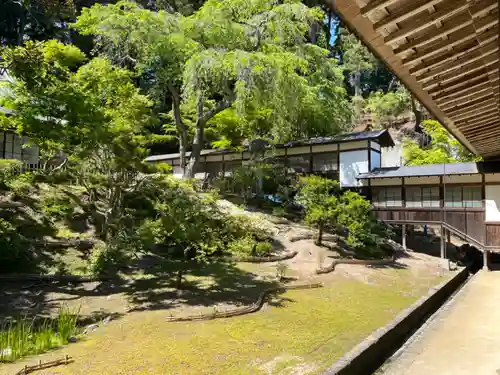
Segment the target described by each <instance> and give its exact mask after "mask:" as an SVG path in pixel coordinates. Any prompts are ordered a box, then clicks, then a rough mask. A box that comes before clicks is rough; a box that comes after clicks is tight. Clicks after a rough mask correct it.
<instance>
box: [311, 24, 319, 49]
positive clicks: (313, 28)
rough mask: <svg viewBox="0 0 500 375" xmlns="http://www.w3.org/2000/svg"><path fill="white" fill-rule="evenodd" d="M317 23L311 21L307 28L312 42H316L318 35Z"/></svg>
mask: <svg viewBox="0 0 500 375" xmlns="http://www.w3.org/2000/svg"><path fill="white" fill-rule="evenodd" d="M318 31H319V24H318V23H317V22H313V23H312V24H311V28H310V29H309V39H310V40H311V43H312V44H316V39H317V37H318Z"/></svg>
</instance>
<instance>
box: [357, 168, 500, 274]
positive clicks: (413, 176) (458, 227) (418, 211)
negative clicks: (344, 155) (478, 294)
mask: <svg viewBox="0 0 500 375" xmlns="http://www.w3.org/2000/svg"><path fill="white" fill-rule="evenodd" d="M358 178H359V179H360V182H361V184H362V186H363V187H364V189H365V191H366V193H367V195H368V196H369V197H370V198H371V200H372V202H373V206H374V207H375V214H376V216H377V217H378V218H379V219H380V220H383V221H385V222H387V223H393V224H401V225H402V227H403V238H405V233H404V232H405V229H406V226H407V225H416V224H429V225H438V226H440V227H441V249H442V254H441V255H442V256H443V257H444V256H445V254H444V241H445V238H446V235H445V234H446V232H450V233H453V234H454V235H455V236H458V237H460V238H462V239H463V240H465V241H466V242H468V243H470V244H471V245H473V246H475V247H477V248H478V249H480V250H481V251H483V252H484V255H485V260H487V254H488V252H500V162H482V163H459V164H436V165H423V166H414V167H408V166H403V167H397V168H379V169H374V170H372V171H371V172H369V173H362V174H360V175H358ZM485 264H487V261H485Z"/></svg>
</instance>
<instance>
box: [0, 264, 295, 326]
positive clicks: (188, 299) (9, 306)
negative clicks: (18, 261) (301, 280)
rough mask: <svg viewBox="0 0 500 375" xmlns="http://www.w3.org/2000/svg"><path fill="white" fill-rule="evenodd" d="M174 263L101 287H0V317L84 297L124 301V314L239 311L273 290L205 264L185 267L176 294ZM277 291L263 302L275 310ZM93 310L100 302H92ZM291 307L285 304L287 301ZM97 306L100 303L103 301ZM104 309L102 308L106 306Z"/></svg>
mask: <svg viewBox="0 0 500 375" xmlns="http://www.w3.org/2000/svg"><path fill="white" fill-rule="evenodd" d="M180 266H181V264H180V263H174V262H169V263H168V264H166V265H165V266H164V267H163V270H162V271H154V273H153V272H152V273H146V274H143V275H141V276H140V277H137V276H138V275H135V276H136V277H132V278H116V279H112V280H107V281H102V282H91V283H68V282H56V281H54V282H44V283H42V282H38V283H33V282H32V283H19V282H4V283H2V284H0V299H1V300H2V304H1V306H0V317H4V318H5V317H17V316H20V315H24V314H27V315H32V316H35V315H37V316H49V315H50V314H54V312H56V311H57V310H58V308H59V307H60V306H61V305H62V304H65V303H73V304H77V302H78V300H80V299H81V300H84V299H85V297H102V301H105V300H106V299H107V297H108V296H113V295H118V294H119V295H121V296H122V297H124V299H126V300H127V301H128V304H129V307H128V309H127V311H129V312H131V311H144V310H172V309H176V308H181V309H182V308H185V307H211V306H220V305H224V306H223V308H229V307H231V306H243V305H250V304H252V303H254V302H255V301H256V300H257V298H258V296H259V294H260V293H262V291H264V290H266V289H268V288H273V287H277V286H279V283H278V282H277V281H276V280H265V279H262V278H260V277H259V276H258V275H256V274H254V273H252V272H246V271H244V270H241V269H240V268H238V267H237V266H236V264H234V263H232V262H216V263H212V264H206V265H200V264H198V265H194V264H193V265H191V266H190V267H189V268H188V269H187V270H186V274H185V278H184V280H183V283H182V289H180V290H177V289H176V274H177V270H178V267H180ZM283 292H284V290H283V289H280V290H277V291H275V292H273V293H272V294H271V296H270V297H269V299H268V301H272V303H273V304H274V305H275V306H284V305H283V303H284V302H286V300H283V301H281V302H280V300H279V298H278V296H279V295H281V294H282V293H283ZM93 301H97V302H93V304H97V305H96V307H99V306H100V305H101V302H99V301H101V300H100V299H97V300H93ZM288 302H291V301H288ZM102 304H105V302H103V303H102ZM106 306H108V305H106ZM119 307H120V309H115V307H114V305H113V307H112V309H115V310H116V311H109V310H108V311H107V312H106V311H101V310H100V311H93V312H91V313H89V312H87V313H86V314H81V316H80V319H81V320H84V319H87V320H89V321H95V320H96V319H99V316H98V314H99V313H101V314H102V315H103V316H104V315H105V316H107V315H110V314H111V313H112V312H118V313H120V314H121V313H122V312H123V311H125V310H124V306H123V304H122V305H120V306H119Z"/></svg>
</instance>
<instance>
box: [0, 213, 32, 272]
mask: <svg viewBox="0 0 500 375" xmlns="http://www.w3.org/2000/svg"><path fill="white" fill-rule="evenodd" d="M29 250H30V247H29V244H28V242H27V241H26V238H25V237H24V236H23V234H22V233H21V232H19V231H18V230H17V228H15V227H14V226H13V225H12V224H11V223H9V222H8V221H7V220H4V219H2V218H0V272H15V271H19V270H25V269H26V266H27V265H28V264H32V261H33V259H32V253H31V252H30V251H29Z"/></svg>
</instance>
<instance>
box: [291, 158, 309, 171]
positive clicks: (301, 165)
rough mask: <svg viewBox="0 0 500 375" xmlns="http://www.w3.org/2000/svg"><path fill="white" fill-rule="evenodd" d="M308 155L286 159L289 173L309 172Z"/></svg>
mask: <svg viewBox="0 0 500 375" xmlns="http://www.w3.org/2000/svg"><path fill="white" fill-rule="evenodd" d="M310 157H311V156H310V155H297V156H289V157H288V168H289V170H290V172H292V173H293V172H295V173H303V172H309V171H310V169H311V168H310V167H311V165H310V160H311V159H310Z"/></svg>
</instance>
